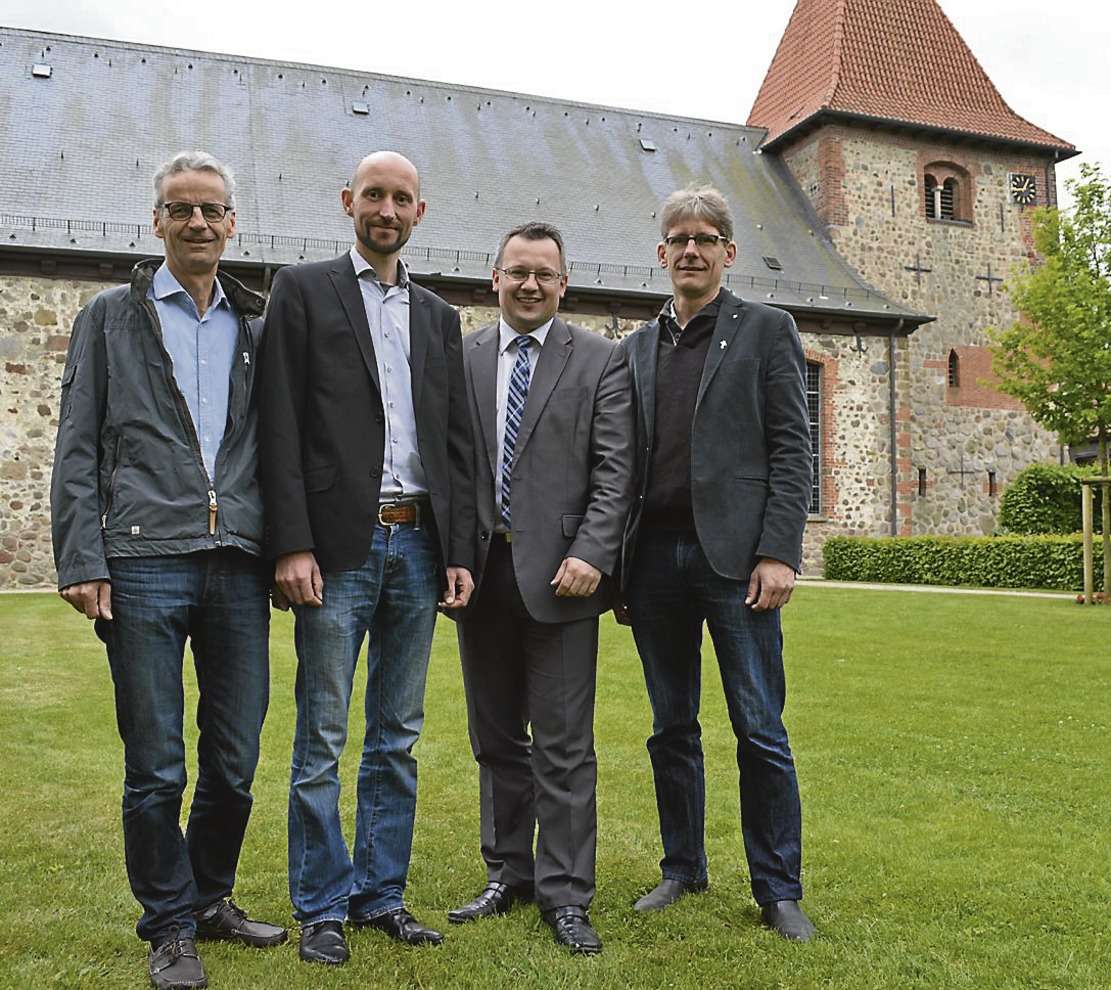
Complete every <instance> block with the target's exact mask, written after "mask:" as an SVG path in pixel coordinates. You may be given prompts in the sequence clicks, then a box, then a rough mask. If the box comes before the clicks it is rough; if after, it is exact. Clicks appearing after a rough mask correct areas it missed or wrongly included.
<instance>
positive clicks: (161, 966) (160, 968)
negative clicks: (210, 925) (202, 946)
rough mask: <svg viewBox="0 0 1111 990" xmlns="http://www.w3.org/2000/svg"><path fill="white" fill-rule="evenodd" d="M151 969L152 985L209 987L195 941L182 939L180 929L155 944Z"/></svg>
mask: <svg viewBox="0 0 1111 990" xmlns="http://www.w3.org/2000/svg"><path fill="white" fill-rule="evenodd" d="M147 969H148V971H149V972H150V983H151V986H152V987H155V988H156V990H200V988H202V987H207V986H208V978H207V977H206V976H205V975H204V966H203V965H202V964H201V957H200V956H198V955H197V947H196V946H195V945H194V944H193V940H192V939H191V938H182V937H180V936H179V935H178V933H177V932H174V933H173V934H172V935H171V936H170V937H169V938H168V939H166V941H164V942H162V943H160V944H159V945H158V946H155V945H154V943H151V947H150V952H149V954H148V956H147Z"/></svg>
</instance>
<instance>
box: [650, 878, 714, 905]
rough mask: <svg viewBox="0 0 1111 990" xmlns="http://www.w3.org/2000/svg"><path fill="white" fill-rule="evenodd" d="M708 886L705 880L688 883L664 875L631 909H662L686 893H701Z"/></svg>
mask: <svg viewBox="0 0 1111 990" xmlns="http://www.w3.org/2000/svg"><path fill="white" fill-rule="evenodd" d="M709 886H710V885H709V884H708V883H707V882H706V881H705V880H702V881H700V882H699V883H688V882H687V881H686V880H670V879H668V878H667V877H664V878H663V879H662V880H661V881H660V882H659V883H658V884H656V886H655V887H653V888H652V889H651V890H650V891H648V893H647V894H645V895H644V896H643V897H642V898H641V899H640V900H639V901H637V902H636V903H635V904H634V905H633V909H634V910H636V911H662V910H663V909H664V908H665V907H670V906H671V905H672V904H674V903H675V902H676V901H677V900H679V898H680V897H686V896H687V894H701V893H702V891H704V890H705V889H706V888H707V887H709Z"/></svg>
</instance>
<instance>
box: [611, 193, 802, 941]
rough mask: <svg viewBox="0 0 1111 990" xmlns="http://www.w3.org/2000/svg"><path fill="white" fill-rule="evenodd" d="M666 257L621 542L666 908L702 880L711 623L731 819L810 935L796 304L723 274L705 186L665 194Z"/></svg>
mask: <svg viewBox="0 0 1111 990" xmlns="http://www.w3.org/2000/svg"><path fill="white" fill-rule="evenodd" d="M661 217H662V222H661V225H660V227H661V233H662V236H663V240H662V241H661V243H660V245H659V248H658V254H659V261H660V264H661V265H662V266H663V267H664V268H666V269H667V270H668V273H669V274H670V276H671V282H672V287H673V290H674V296H673V297H672V298H671V299H669V300H668V302H667V303H666V304H665V305H664V307H663V310H662V311H661V312H660V315H659V317H658V318H657V319H655V320H653V321H652V322H651V323H648V324H647V325H646V326H644V327H642V328H641V329H640V330H639V331H637V332H636V333H634V334H632V335H631V336H630V337H627V338H626V339H625V340H623V341H622V342H621V345H620V348H619V349H620V350H623V351H624V352H625V353H626V354H627V355H628V358H629V362H630V365H631V368H632V374H633V383H634V396H635V398H634V402H635V406H636V424H637V426H636V431H637V442H636V453H637V466H636V492H637V499H636V501H635V502H634V509H633V512H632V514H631V516H630V519H629V525H628V529H627V532H626V538H625V546H624V551H623V556H624V560H623V571H622V575H623V588H624V598H625V604H626V606H627V613H628V618H629V620H631V623H632V627H633V635H634V637H635V639H636V644H637V650H638V651H639V653H640V657H641V662H642V663H643V666H644V675H645V680H646V682H647V686H648V695H649V698H650V700H651V704H652V716H653V726H652V735H651V738H650V739H649V740H648V751H649V754H650V756H651V760H652V771H653V776H654V778H655V785H656V804H657V809H658V811H659V816H660V836H661V839H662V841H663V851H664V856H663V859H662V861H661V863H660V867H661V871H662V874H663V878H662V880H661V881H660V883H659V885H658V886H656V887H655V889H653V890H652V891H650V892H649V893H648V894H646V895H645V896H644V897H642V898H641V899H640V900H639V901H637V903H636V908H637V909H638V910H640V911H652V910H659V909H662V908H665V907H667V906H668V905H670V904H672V903H673V902H674V901H676V900H678V899H679V898H680V897H682V896H683V895H684V894H687V893H690V892H694V891H700V890H704V889H705V888H706V885H707V866H706V851H705V841H704V831H705V774H704V770H703V761H702V746H701V741H700V736H701V727H700V726H699V724H698V709H699V692H700V674H701V666H702V664H701V657H700V647H701V642H702V625H703V622H705V623H706V625H707V626H708V628H709V632H710V637H711V639H712V640H713V644H714V651H715V653H716V654H717V661H718V666H719V668H720V670H721V678H722V684H723V686H724V689H725V698H726V702H727V705H728V709H729V718H730V721H731V723H732V727H733V732H734V734H735V735H736V737H737V763H738V766H739V768H740V774H741V780H742V787H741V831H742V835H743V837H744V846H745V853H746V855H747V857H748V866H749V875H750V879H751V885H752V892H753V895H754V896H755V898H756V901H757V903H758V904H759V905H760V908H761V913H762V916H763V919H764V921H765V923H766V924H767V925H769V926H770V927H771V928H773V929H774V930H775V931H777V932H778V933H779V934H781V935H783V936H784V937H786V938H790V939H796V940H801V941H805V940H808V939H809V938H810V937H811V936H812V935H813V933H814V928H813V926H812V925H811V923H810V921H809V920H808V919H807V917H806V915H805V914H804V913H803V912H802V909H801V908H800V907H799V903H798V902H799V900H800V898H801V897H802V886H801V883H800V879H799V877H800V863H801V837H802V836H801V833H802V821H801V819H802V814H801V807H800V802H799V791H798V781H797V779H796V776H795V766H794V760H793V758H792V756H791V749H790V746H789V744H788V740H787V731H786V729H785V728H784V726H783V720H782V713H783V705H784V697H785V684H784V675H783V656H782V636H781V633H780V621H779V609H780V608H781V607H782V606H783V605H785V604H786V603H787V601H788V600H789V599H790V597H791V589H792V588H793V586H794V582H795V573H796V571H797V570H798V568H799V563H800V558H801V555H802V534H803V527H804V525H805V523H806V515H807V507H808V505H809V501H810V483H811V453H810V432H809V420H808V416H807V409H806V392H805V385H804V382H805V360H804V357H803V351H802V345H801V343H800V341H799V335H798V331H797V330H796V328H795V324H794V321H793V320H792V319H791V317H790V316H789V315H788V314H786V313H784V312H782V311H780V310H775V309H771V308H770V307H767V306H762V305H759V304H757V303H749V302H742V301H741V300H740V299H738V298H737V297H736V296H734V295H733V294H732V293H730V292H729V291H728V290H727V289H724V288H722V285H721V281H722V276H723V273H724V269H725V268H727V267H729V266H730V265H732V264H733V261H734V258H735V257H736V250H737V248H736V244H735V243H734V242H733V218H732V216H731V214H730V211H729V207H728V205H727V204H726V202H725V200H724V198H723V197H722V196H721V194H720V193H719V192H718V191H717V190H715V189H712V188H709V187H705V188H701V189H685V190H682V191H680V192H677V193H674V194H673V195H672V196H671V197H670V198H669V199H668V200H667V202H666V203H665V204H664V207H663V211H662V214H661Z"/></svg>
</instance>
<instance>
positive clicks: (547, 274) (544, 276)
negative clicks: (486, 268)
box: [494, 267, 563, 285]
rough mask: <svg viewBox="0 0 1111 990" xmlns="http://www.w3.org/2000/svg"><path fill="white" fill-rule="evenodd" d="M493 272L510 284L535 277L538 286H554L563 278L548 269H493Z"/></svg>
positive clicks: (558, 273)
mask: <svg viewBox="0 0 1111 990" xmlns="http://www.w3.org/2000/svg"><path fill="white" fill-rule="evenodd" d="M494 271H497V272H501V273H502V274H503V275H504V276H505V277H506V278H507V279H509V281H510V282H527V281H528V277H529V276H530V275H535V276H536V281H537V282H538V283H539V284H540V285H555V284H556V282H558V281H559V280H560V279H561V278H563V275H562V273H560V272H555V271H552V269H550V268H541V269H539V270H537V269H535V268H518V267H514V268H495V269H494Z"/></svg>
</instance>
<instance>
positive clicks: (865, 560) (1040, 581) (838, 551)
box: [822, 535, 1102, 591]
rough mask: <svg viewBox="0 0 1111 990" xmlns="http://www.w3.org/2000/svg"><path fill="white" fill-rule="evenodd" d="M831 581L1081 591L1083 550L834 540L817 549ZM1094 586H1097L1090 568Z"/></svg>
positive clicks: (1032, 544)
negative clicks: (819, 550) (820, 551)
mask: <svg viewBox="0 0 1111 990" xmlns="http://www.w3.org/2000/svg"><path fill="white" fill-rule="evenodd" d="M822 559H823V563H824V568H823V572H824V574H825V576H826V577H827V578H829V579H830V580H834V581H873V582H876V583H885V584H939V585H949V586H953V587H957V586H960V585H974V586H977V587H983V588H1051V589H1056V590H1060V591H1076V590H1078V589H1080V588H1082V587H1083V586H1084V548H1083V541H1082V539H1081V538H1080V537H1079V536H1077V535H1069V536H1058V535H1049V536H893V537H883V538H879V539H872V538H869V537H862V536H834V537H831V538H830V539H828V540H826V542H825V545H824V546H823V547H822ZM1096 572H1097V573H1096V587H1097V588H1098V587H1100V585H1101V583H1102V575H1101V573H1100V569H1099V568H1098V567H1097V568H1096Z"/></svg>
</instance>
